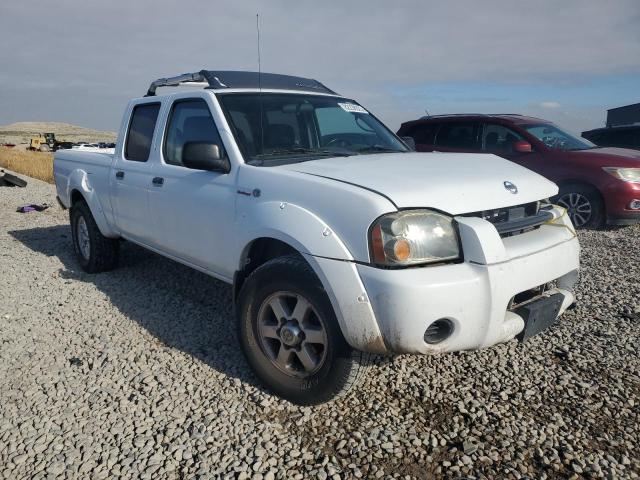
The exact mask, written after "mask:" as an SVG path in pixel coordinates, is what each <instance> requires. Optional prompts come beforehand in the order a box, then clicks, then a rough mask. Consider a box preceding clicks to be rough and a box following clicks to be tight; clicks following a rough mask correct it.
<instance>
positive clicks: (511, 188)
mask: <svg viewBox="0 0 640 480" xmlns="http://www.w3.org/2000/svg"><path fill="white" fill-rule="evenodd" d="M503 185H504V188H506V189H507V192H510V193H513V194H514V195H515V194H516V193H518V187H516V186H515V185H514V184H513V183H511V182H509V181H507V182H504V183H503Z"/></svg>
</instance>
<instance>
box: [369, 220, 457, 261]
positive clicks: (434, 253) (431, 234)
mask: <svg viewBox="0 0 640 480" xmlns="http://www.w3.org/2000/svg"><path fill="white" fill-rule="evenodd" d="M370 235H371V238H370V244H371V261H372V262H373V263H375V264H378V265H386V266H409V265H420V264H425V263H435V262H443V261H451V260H457V259H459V258H460V246H459V242H458V233H457V230H456V228H455V226H454V225H453V219H452V218H451V217H448V216H447V215H443V214H442V213H438V212H433V211H430V210H406V211H402V212H397V213H390V214H388V215H384V216H382V217H380V218H379V219H378V220H376V222H375V223H374V224H373V225H372V227H371V230H370Z"/></svg>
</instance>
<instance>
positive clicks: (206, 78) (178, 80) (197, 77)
mask: <svg viewBox="0 0 640 480" xmlns="http://www.w3.org/2000/svg"><path fill="white" fill-rule="evenodd" d="M211 73H212V72H209V71H207V70H200V71H199V72H194V73H183V74H182V75H178V76H175V77H169V78H159V79H158V80H155V81H153V82H151V85H150V86H149V90H147V94H146V95H145V97H153V96H154V95H155V94H156V89H157V88H158V87H178V86H180V85H184V84H188V83H202V82H206V83H208V84H209V88H220V87H226V85H225V84H224V83H222V82H221V81H220V80H219V79H218V77H216V76H215V75H211Z"/></svg>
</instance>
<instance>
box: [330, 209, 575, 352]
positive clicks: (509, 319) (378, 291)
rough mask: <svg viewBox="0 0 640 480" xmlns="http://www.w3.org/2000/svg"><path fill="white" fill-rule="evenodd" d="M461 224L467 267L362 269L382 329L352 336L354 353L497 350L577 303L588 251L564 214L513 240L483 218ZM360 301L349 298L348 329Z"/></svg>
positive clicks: (359, 268) (361, 277)
mask: <svg viewBox="0 0 640 480" xmlns="http://www.w3.org/2000/svg"><path fill="white" fill-rule="evenodd" d="M456 220H457V221H458V224H459V228H460V236H461V241H462V246H463V252H464V262H462V263H457V264H450V265H439V266H431V267H421V268H408V269H401V270H384V269H380V268H375V267H372V266H368V265H362V264H359V265H357V266H356V269H357V274H358V277H359V278H358V283H359V284H361V285H362V286H363V287H364V289H365V294H366V303H368V304H370V306H371V311H372V313H373V315H374V317H375V324H376V326H377V328H376V329H374V330H372V331H370V332H360V334H359V335H358V336H357V337H352V338H349V336H348V335H345V336H346V337H347V341H348V342H349V343H350V344H351V345H352V346H353V347H355V348H360V349H363V350H369V351H377V352H378V353H381V352H380V350H381V348H380V347H376V348H375V349H372V348H370V347H371V345H372V344H373V343H374V342H372V338H374V337H375V336H377V335H381V336H382V341H381V342H378V343H377V345H379V344H380V343H382V344H384V350H385V351H386V352H387V353H392V352H393V353H423V354H426V353H436V352H451V351H460V350H471V349H478V348H484V347H489V346H491V345H495V344H498V343H501V342H506V341H508V340H511V339H513V338H515V337H517V336H520V337H525V336H528V335H530V334H531V333H532V332H534V333H537V330H539V329H540V328H543V327H546V326H548V325H549V324H550V323H552V322H553V321H555V319H556V318H557V317H558V316H559V315H561V314H562V313H563V312H564V311H565V310H566V309H567V308H568V307H569V306H570V305H571V304H572V303H573V302H574V300H575V299H574V293H573V287H574V284H575V283H576V280H577V274H578V268H579V251H580V248H579V244H578V240H577V238H576V235H575V230H574V229H573V227H572V225H571V223H570V221H569V220H568V218H567V216H566V215H564V212H563V210H562V209H560V208H556V209H554V219H553V220H552V221H551V222H548V223H547V224H545V225H542V226H541V227H539V228H537V229H536V230H533V231H528V232H526V233H523V234H520V235H516V236H511V237H505V238H502V237H501V236H500V235H499V234H498V232H497V230H496V229H495V227H494V226H493V225H491V224H490V223H489V222H487V221H485V220H482V219H480V218H475V217H459V218H457V219H456ZM342 281H343V282H344V281H345V279H344V278H343V279H342ZM360 282H361V283H360ZM542 287H544V288H543V289H542V290H541V291H540V293H539V294H538V295H533V294H532V295H530V298H529V299H528V301H527V302H526V303H525V304H520V305H515V303H516V302H515V300H516V299H517V298H521V297H522V294H527V293H528V292H530V291H532V290H534V289H539V288H542ZM356 290H357V289H356ZM358 298H359V299H360V300H359V301H358V302H354V301H353V300H354V299H353V298H352V299H351V300H349V299H348V298H343V312H341V315H339V316H340V317H343V318H342V322H341V323H347V324H348V323H351V321H352V320H355V319H349V318H348V317H349V315H343V314H344V306H346V308H350V302H351V303H359V306H360V307H361V308H362V307H364V305H363V303H365V302H363V301H362V298H363V296H362V295H360V296H359V297H358ZM545 299H552V300H545ZM535 302H538V306H537V307H536V305H535V304H534V303H535ZM542 303H546V304H548V305H547V306H544V305H541V304H542ZM526 306H528V307H526ZM525 307H526V308H528V310H529V313H526V309H525ZM543 307H544V308H543ZM531 312H533V313H531ZM532 315H533V316H532ZM550 316H553V318H549V317H550ZM533 317H535V319H533ZM438 321H440V323H435V322H438ZM526 321H527V322H528V324H527V325H525V323H526ZM534 323H537V327H534V326H532V325H533V324H534ZM430 327H431V329H430V331H431V333H434V331H435V330H438V328H435V330H434V327H442V328H439V331H440V332H442V331H443V330H444V331H445V334H446V335H443V336H444V337H445V338H443V339H442V340H440V341H437V342H433V341H432V338H430V337H428V336H427V335H426V333H427V331H428V329H429V328H430ZM447 330H449V331H447ZM436 333H437V332H436ZM360 339H366V342H362V341H361V340H360ZM427 340H429V341H427Z"/></svg>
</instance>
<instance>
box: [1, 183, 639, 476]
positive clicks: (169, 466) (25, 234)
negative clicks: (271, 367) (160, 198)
mask: <svg viewBox="0 0 640 480" xmlns="http://www.w3.org/2000/svg"><path fill="white" fill-rule="evenodd" d="M27 180H28V181H29V185H28V186H27V187H26V188H9V187H1V188H0V276H1V277H0V381H1V387H0V477H1V478H7V479H9V478H10V479H18V478H58V477H59V478H96V479H101V478H115V477H118V478H143V479H144V478H147V479H151V478H176V479H177V478H219V477H221V476H224V477H227V476H231V477H235V478H256V479H259V478H265V479H270V478H283V479H285V478H286V479H296V478H297V479H303V478H304V479H306V478H319V479H325V478H336V479H337V478H361V477H362V478H414V477H415V478H434V477H452V478H460V477H468V478H505V477H511V478H525V477H528V478H538V479H544V478H565V477H571V476H573V478H581V477H608V478H638V473H639V472H640V453H639V452H640V449H639V445H640V427H639V426H638V425H639V423H640V422H639V420H640V418H639V416H640V415H639V414H640V368H639V367H640V360H639V353H640V313H639V311H640V258H639V255H638V252H639V251H640V227H638V226H635V227H628V228H621V229H613V230H605V231H598V232H584V233H580V240H581V243H582V247H583V251H582V265H583V271H582V275H581V280H580V283H579V287H578V295H577V297H578V306H577V308H575V309H574V310H572V311H570V312H567V313H566V314H565V315H564V316H563V317H562V319H561V321H560V323H559V324H557V325H556V326H554V327H553V328H552V329H551V330H550V331H547V332H545V333H543V334H541V335H539V336H537V337H534V338H533V339H531V340H530V341H528V342H527V343H525V344H520V343H517V342H515V341H513V342H510V343H508V344H505V345H500V346H497V347H494V348H491V349H488V350H483V351H479V352H466V353H461V354H452V355H440V356H432V357H419V356H402V357H396V358H395V359H389V360H386V361H383V362H381V364H380V365H377V366H375V367H374V368H373V370H372V371H371V373H370V374H369V375H368V379H367V380H366V382H365V384H364V385H363V386H362V387H361V389H360V390H358V391H357V392H356V393H355V394H354V395H351V396H349V397H348V398H346V399H345V400H342V401H340V402H337V403H333V404H327V405H324V406H320V407H315V408H309V407H304V408H302V407H297V406H293V405H291V404H289V403H287V402H285V401H283V400H280V399H279V398H277V397H274V396H272V395H270V394H269V393H268V392H266V391H265V390H264V389H263V388H262V387H260V386H259V385H258V384H257V381H256V379H255V378H254V377H253V375H252V374H251V372H250V370H249V368H248V366H247V364H246V363H245V361H244V359H243V357H242V355H241V353H240V350H239V347H238V343H237V340H236V337H235V324H234V317H233V314H232V308H231V303H230V301H231V289H230V287H229V286H227V285H225V284H222V283H220V282H218V281H216V280H213V279H211V278H209V277H207V276H205V275H203V274H201V273H198V272H195V271H193V270H190V269H188V268H186V267H184V266H181V265H179V264H176V263H174V262H171V261H169V260H166V259H164V258H162V257H160V256H158V255H155V254H153V253H150V252H147V251H145V250H143V249H141V248H139V247H137V246H135V245H132V244H130V243H124V244H123V245H122V255H121V267H120V268H119V269H117V270H115V271H113V272H109V273H104V274H98V275H88V274H85V273H83V272H82V271H81V270H80V269H79V267H78V265H77V263H76V262H75V259H74V257H73V252H72V246H71V238H70V234H69V227H68V217H67V212H65V211H63V210H61V209H60V208H59V207H58V206H57V205H55V193H54V187H53V186H51V185H48V184H45V183H42V182H39V181H37V180H30V179H27ZM45 202H46V203H49V204H54V205H55V206H54V207H52V208H49V209H48V210H46V211H44V212H40V213H38V212H32V213H26V214H25V213H17V212H16V208H17V207H19V206H21V205H24V204H26V203H38V204H41V203H45Z"/></svg>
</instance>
